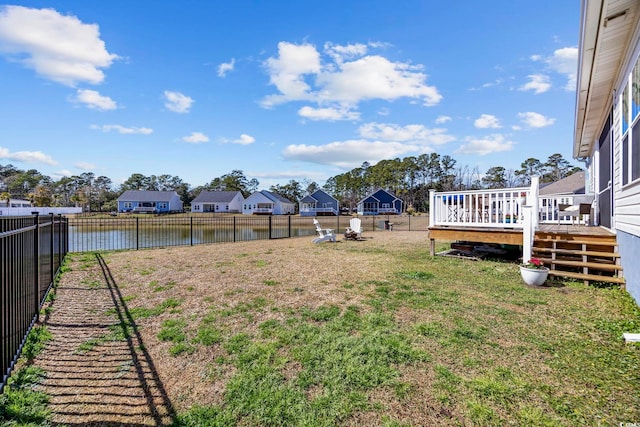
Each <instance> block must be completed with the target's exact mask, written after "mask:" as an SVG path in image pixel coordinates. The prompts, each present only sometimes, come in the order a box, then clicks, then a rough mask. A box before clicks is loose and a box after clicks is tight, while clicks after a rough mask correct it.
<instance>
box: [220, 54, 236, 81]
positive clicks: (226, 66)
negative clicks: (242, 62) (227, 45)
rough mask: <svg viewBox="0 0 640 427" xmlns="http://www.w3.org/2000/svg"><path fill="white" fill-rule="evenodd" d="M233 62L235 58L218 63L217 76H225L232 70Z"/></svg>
mask: <svg viewBox="0 0 640 427" xmlns="http://www.w3.org/2000/svg"><path fill="white" fill-rule="evenodd" d="M235 63H236V60H235V58H231V62H223V63H222V64H220V65H218V77H225V76H226V75H227V73H228V72H230V71H233V68H234V66H235Z"/></svg>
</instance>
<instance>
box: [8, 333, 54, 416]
mask: <svg viewBox="0 0 640 427" xmlns="http://www.w3.org/2000/svg"><path fill="white" fill-rule="evenodd" d="M52 338H53V336H52V335H51V333H50V332H49V330H48V329H47V327H46V326H44V325H38V326H35V327H33V328H32V329H31V331H30V332H29V335H27V339H26V340H25V344H24V347H23V349H22V354H21V355H20V359H19V360H18V364H17V365H16V370H15V371H14V372H13V374H12V375H11V376H10V377H9V379H8V381H7V385H6V387H5V389H4V392H3V394H2V395H0V421H1V422H2V425H24V426H41V425H48V424H49V422H50V417H51V413H50V411H49V409H48V406H47V403H48V402H49V396H47V395H46V394H45V393H43V392H41V391H39V390H38V386H39V385H40V383H41V382H42V380H43V379H44V378H45V377H46V372H45V371H44V370H43V369H42V368H39V367H37V366H34V365H33V364H32V362H33V359H34V358H35V357H36V356H37V355H39V354H40V353H41V352H42V351H44V349H45V347H46V345H47V343H48V342H49V341H51V339H52Z"/></svg>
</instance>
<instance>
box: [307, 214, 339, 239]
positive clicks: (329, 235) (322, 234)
mask: <svg viewBox="0 0 640 427" xmlns="http://www.w3.org/2000/svg"><path fill="white" fill-rule="evenodd" d="M313 223H314V224H315V226H316V231H317V232H318V237H316V238H315V239H313V243H322V242H335V241H336V235H335V234H333V229H332V228H322V227H320V223H319V222H318V220H317V219H315V218H314V219H313Z"/></svg>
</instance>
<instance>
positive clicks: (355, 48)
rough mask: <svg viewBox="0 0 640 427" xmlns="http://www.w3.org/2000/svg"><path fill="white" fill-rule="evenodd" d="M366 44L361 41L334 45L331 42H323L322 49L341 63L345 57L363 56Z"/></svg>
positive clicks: (365, 51)
mask: <svg viewBox="0 0 640 427" xmlns="http://www.w3.org/2000/svg"><path fill="white" fill-rule="evenodd" d="M367 50H368V48H367V45H366V44H362V43H355V44H350V45H346V46H341V45H334V44H333V43H329V42H327V43H325V44H324V51H325V53H326V54H327V55H329V56H330V57H331V58H333V60H334V61H335V62H336V63H338V64H341V63H342V62H344V60H345V59H351V58H357V57H359V56H364V55H366V53H367Z"/></svg>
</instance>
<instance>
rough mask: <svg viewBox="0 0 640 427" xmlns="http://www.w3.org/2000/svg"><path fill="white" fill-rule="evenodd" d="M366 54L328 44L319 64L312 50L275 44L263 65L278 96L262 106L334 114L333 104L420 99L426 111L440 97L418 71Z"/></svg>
mask: <svg viewBox="0 0 640 427" xmlns="http://www.w3.org/2000/svg"><path fill="white" fill-rule="evenodd" d="M369 46H372V45H371V44H370V45H369ZM367 51H368V48H367V46H366V45H362V44H352V45H347V46H338V45H333V44H330V43H327V44H325V53H326V61H325V62H324V64H323V62H322V58H321V55H320V53H319V52H318V50H317V49H316V48H315V46H313V45H311V44H308V43H305V44H302V45H295V44H292V43H287V42H280V43H279V44H278V56H277V57H271V58H269V59H267V60H266V61H265V68H266V70H267V72H268V73H269V76H270V83H271V84H273V85H274V86H275V87H276V88H277V89H278V92H279V93H277V94H273V95H269V96H267V97H265V98H264V99H263V100H262V106H263V107H265V108H270V107H273V106H275V105H278V104H282V103H286V102H291V101H308V102H317V103H318V104H319V107H321V108H326V107H327V106H329V107H331V108H334V109H337V108H336V107H335V106H334V104H335V105H339V106H341V107H343V108H344V107H345V106H349V107H351V108H353V107H355V106H357V104H358V103H360V102H362V101H366V100H370V99H382V100H387V101H393V100H396V99H399V98H403V97H406V98H413V99H419V100H421V101H422V103H423V105H426V106H430V105H435V104H437V103H439V102H440V100H441V99H442V95H440V93H439V92H438V90H437V89H436V88H435V87H434V86H429V85H427V84H426V83H425V81H426V79H427V76H426V75H425V74H423V73H421V72H420V70H422V67H421V66H414V65H411V64H409V63H402V62H391V61H389V60H388V59H387V58H385V57H382V56H379V55H367V56H364V55H365V54H366V53H367Z"/></svg>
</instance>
